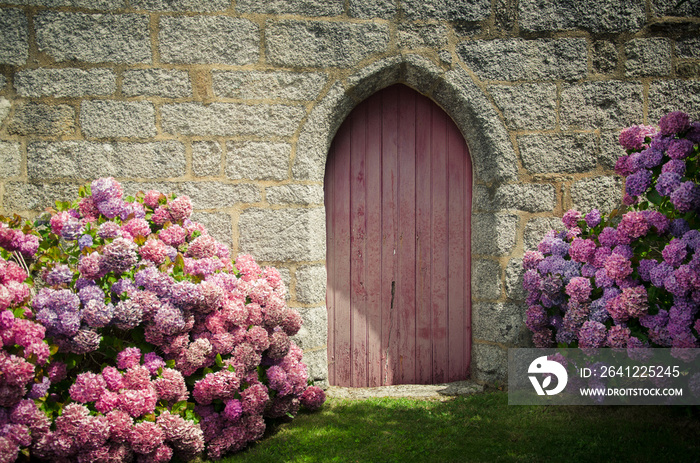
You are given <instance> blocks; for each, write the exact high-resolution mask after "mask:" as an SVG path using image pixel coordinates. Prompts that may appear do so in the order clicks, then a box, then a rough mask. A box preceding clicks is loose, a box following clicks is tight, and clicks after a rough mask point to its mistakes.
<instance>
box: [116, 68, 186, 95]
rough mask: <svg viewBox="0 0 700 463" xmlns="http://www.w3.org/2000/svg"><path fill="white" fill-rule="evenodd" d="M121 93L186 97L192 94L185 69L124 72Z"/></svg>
mask: <svg viewBox="0 0 700 463" xmlns="http://www.w3.org/2000/svg"><path fill="white" fill-rule="evenodd" d="M122 93H124V95H126V96H159V97H161V98H186V97H190V96H192V84H191V83H190V75H189V73H188V72H187V71H178V70H176V69H134V70H129V71H125V72H124V81H123V82H122Z"/></svg>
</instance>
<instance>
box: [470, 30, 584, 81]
mask: <svg viewBox="0 0 700 463" xmlns="http://www.w3.org/2000/svg"><path fill="white" fill-rule="evenodd" d="M457 52H458V54H459V56H460V58H461V59H462V61H464V63H465V64H466V65H467V66H468V67H469V68H470V69H471V70H473V71H474V72H475V73H476V74H477V75H478V76H479V77H480V78H481V79H485V80H509V81H515V80H555V79H565V80H575V79H581V78H583V77H585V76H586V73H587V71H588V51H587V45H586V40H585V39H580V38H565V39H554V40H552V39H535V40H524V39H496V40H473V41H467V42H462V43H461V44H460V45H459V46H458V47H457Z"/></svg>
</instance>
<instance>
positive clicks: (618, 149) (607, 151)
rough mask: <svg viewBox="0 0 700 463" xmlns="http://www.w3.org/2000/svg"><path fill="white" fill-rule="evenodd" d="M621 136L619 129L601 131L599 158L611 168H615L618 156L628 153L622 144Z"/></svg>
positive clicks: (604, 164)
mask: <svg viewBox="0 0 700 463" xmlns="http://www.w3.org/2000/svg"><path fill="white" fill-rule="evenodd" d="M619 137H620V131H619V130H611V131H605V132H601V133H600V155H599V156H598V160H599V161H600V163H601V164H602V165H603V166H605V167H607V168H609V169H614V168H615V163H616V162H617V160H618V158H619V157H620V156H622V155H624V154H626V152H625V149H624V148H623V147H622V146H621V145H620V141H619Z"/></svg>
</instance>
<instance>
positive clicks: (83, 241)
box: [78, 234, 93, 251]
mask: <svg viewBox="0 0 700 463" xmlns="http://www.w3.org/2000/svg"><path fill="white" fill-rule="evenodd" d="M92 244H93V241H92V235H87V234H86V235H83V236H81V237H80V238H79V239H78V246H79V247H80V250H81V251H82V250H83V249H84V248H88V247H91V246H92Z"/></svg>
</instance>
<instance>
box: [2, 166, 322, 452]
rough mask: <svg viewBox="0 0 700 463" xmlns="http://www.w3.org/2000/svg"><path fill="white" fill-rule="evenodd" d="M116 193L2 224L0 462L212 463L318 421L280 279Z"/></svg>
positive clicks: (315, 392) (156, 206)
mask: <svg viewBox="0 0 700 463" xmlns="http://www.w3.org/2000/svg"><path fill="white" fill-rule="evenodd" d="M191 213H192V203H191V201H190V199H189V198H188V197H187V196H180V197H176V196H174V195H170V196H165V195H164V194H161V193H160V192H157V191H148V192H146V193H143V192H141V193H139V194H137V195H136V197H127V198H125V197H124V195H123V192H122V188H121V185H120V184H119V183H118V182H117V181H115V180H114V179H113V178H101V179H97V180H95V181H93V182H92V183H91V184H90V185H89V186H85V187H83V188H81V189H80V199H79V200H78V201H75V202H73V203H60V202H59V203H57V204H56V209H55V210H50V211H48V212H47V213H45V214H42V215H41V216H39V218H38V219H37V220H36V221H35V222H34V223H33V224H29V223H24V224H23V223H22V220H21V219H20V218H19V217H13V218H2V221H1V222H0V327H1V329H2V331H0V335H1V337H2V344H3V349H2V350H0V373H1V374H0V462H11V461H15V460H16V459H17V458H18V456H19V455H20V454H23V455H25V456H27V457H31V458H39V459H44V460H48V461H55V462H61V461H79V462H102V461H105V462H107V461H109V462H115V461H132V460H134V459H135V460H136V461H148V462H164V461H170V459H171V458H173V457H175V458H177V459H179V460H188V459H191V458H193V457H195V456H196V455H199V454H202V453H203V452H204V454H205V455H206V456H207V457H209V458H214V459H217V458H220V457H221V456H222V455H224V454H226V453H230V452H235V451H238V450H241V449H243V448H244V447H245V446H246V445H247V444H248V443H249V442H252V441H256V440H258V439H260V438H261V437H262V436H263V434H264V432H265V429H266V420H270V419H289V418H293V417H294V416H295V415H296V414H297V412H298V410H299V409H300V407H301V406H304V407H306V408H307V409H310V410H314V409H317V408H319V407H320V406H321V405H322V404H323V402H324V400H325V395H324V393H323V391H322V390H321V389H320V388H318V387H316V386H310V385H309V378H308V372H307V368H306V365H305V364H304V363H303V361H302V352H301V349H300V348H299V347H298V346H297V345H296V344H295V343H294V342H293V341H292V339H291V338H290V337H291V336H293V335H295V334H296V333H297V332H298V331H299V329H300V327H301V324H302V320H301V316H300V315H299V313H298V312H297V311H296V310H294V309H291V308H289V307H288V306H287V304H286V302H285V295H286V289H285V286H284V283H283V282H282V279H281V277H280V274H279V272H278V271H277V270H276V269H274V268H271V267H266V268H261V267H260V266H259V265H258V264H257V263H256V262H255V260H254V259H253V258H252V257H251V256H249V255H241V256H238V258H237V259H236V260H235V262H233V261H232V260H231V257H230V254H229V250H228V248H227V247H226V246H225V245H223V244H222V243H220V242H218V241H217V240H216V239H214V238H213V237H212V236H210V235H209V234H208V233H207V231H206V229H205V227H203V226H202V225H201V224H198V223H196V222H194V221H192V220H191V219H190V215H191Z"/></svg>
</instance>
